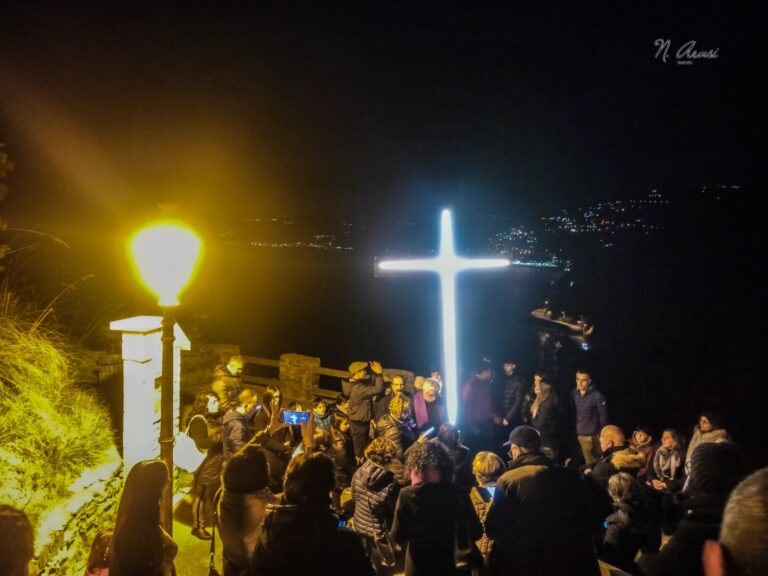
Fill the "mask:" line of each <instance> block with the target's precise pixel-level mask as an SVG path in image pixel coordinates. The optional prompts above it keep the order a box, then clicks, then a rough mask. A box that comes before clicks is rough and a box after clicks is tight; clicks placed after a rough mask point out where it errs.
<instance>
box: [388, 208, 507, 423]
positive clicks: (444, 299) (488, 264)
mask: <svg viewBox="0 0 768 576" xmlns="http://www.w3.org/2000/svg"><path fill="white" fill-rule="evenodd" d="M506 266H509V260H507V259H502V258H462V257H460V256H458V255H457V254H456V248H455V246H454V241H453V224H452V221H451V211H450V210H448V209H445V210H443V212H442V214H441V216H440V250H439V252H438V255H437V256H436V257H434V258H423V259H413V260H388V261H384V262H379V269H381V270H393V271H402V272H435V273H437V275H438V276H439V278H440V296H441V303H442V322H443V363H444V375H445V382H444V385H445V390H446V392H445V395H446V401H447V402H446V403H447V408H448V419H449V420H450V421H451V422H456V417H457V414H458V402H459V398H458V395H459V387H458V378H459V371H458V358H457V351H456V276H458V274H459V273H460V272H464V271H466V270H481V269H486V268H503V267H506Z"/></svg>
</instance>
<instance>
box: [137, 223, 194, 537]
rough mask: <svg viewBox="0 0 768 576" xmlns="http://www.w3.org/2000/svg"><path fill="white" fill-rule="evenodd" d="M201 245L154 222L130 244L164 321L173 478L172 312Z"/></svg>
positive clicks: (165, 445) (166, 422)
mask: <svg viewBox="0 0 768 576" xmlns="http://www.w3.org/2000/svg"><path fill="white" fill-rule="evenodd" d="M201 247H202V242H201V241H200V238H199V237H198V236H197V234H195V232H194V231H192V230H191V229H190V228H188V227H187V226H185V225H184V224H183V223H181V222H178V221H175V220H163V221H159V222H153V223H152V224H149V225H148V226H146V227H144V228H142V229H141V230H139V231H138V232H136V233H135V234H134V235H133V237H132V238H131V239H130V241H129V250H130V254H131V260H132V262H133V265H134V268H135V271H136V273H137V275H138V276H139V278H140V279H141V280H142V282H143V283H144V285H145V286H146V287H147V288H148V289H149V290H150V291H151V292H152V293H154V294H155V295H156V296H157V297H158V304H159V305H160V308H161V309H162V311H163V320H162V328H163V332H162V343H163V355H162V386H161V388H160V457H161V458H162V459H163V461H164V462H165V463H166V465H167V466H168V473H169V474H170V475H171V478H173V442H174V430H173V340H174V336H173V325H174V319H173V312H174V310H175V308H176V307H177V306H178V305H179V293H180V292H181V291H182V290H183V289H184V287H185V286H186V285H187V283H188V282H189V280H190V278H191V277H192V274H193V273H194V272H195V268H196V266H197V262H198V260H199V257H200V251H201ZM171 492H172V491H170V490H169V491H168V493H167V495H166V496H165V497H164V501H163V503H162V511H161V517H162V522H163V527H164V528H165V530H166V531H167V532H168V533H169V534H172V533H173V505H172V501H173V498H172V493H171Z"/></svg>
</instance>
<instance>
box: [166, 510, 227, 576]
mask: <svg viewBox="0 0 768 576" xmlns="http://www.w3.org/2000/svg"><path fill="white" fill-rule="evenodd" d="M211 525H212V524H211V523H210V522H209V524H208V526H211ZM191 530H192V496H191V495H187V496H185V497H184V499H183V500H181V501H180V502H179V503H178V504H177V505H176V507H175V508H174V511H173V540H174V541H175V542H176V544H178V545H179V553H178V555H177V556H176V572H177V574H178V576H207V574H208V560H209V557H210V546H211V542H210V540H200V539H198V538H195V537H194V536H192V534H191ZM208 531H209V532H210V527H209V528H208ZM216 569H217V570H218V571H219V572H221V571H222V568H221V540H219V535H218V533H217V534H216Z"/></svg>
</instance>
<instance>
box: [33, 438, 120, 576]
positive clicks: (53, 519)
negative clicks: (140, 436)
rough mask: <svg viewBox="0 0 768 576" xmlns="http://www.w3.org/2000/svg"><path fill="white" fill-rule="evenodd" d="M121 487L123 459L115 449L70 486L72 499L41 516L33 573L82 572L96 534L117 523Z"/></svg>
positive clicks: (61, 575) (72, 575)
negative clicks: (101, 462) (101, 463)
mask: <svg viewBox="0 0 768 576" xmlns="http://www.w3.org/2000/svg"><path fill="white" fill-rule="evenodd" d="M122 489H123V474H122V463H121V461H120V459H119V456H118V454H117V451H114V452H113V453H110V454H108V462H107V463H106V464H104V465H102V466H100V467H98V468H95V469H92V470H86V471H85V472H84V473H83V475H82V476H81V477H80V478H79V479H78V480H77V481H75V482H74V483H73V484H72V486H70V491H71V492H72V497H71V498H70V499H69V500H67V501H66V502H64V503H63V504H62V505H60V506H58V507H56V508H55V509H53V510H52V511H51V512H50V513H48V514H47V515H46V516H45V518H43V519H41V522H40V526H38V527H37V528H36V535H35V536H36V537H35V551H36V556H35V558H34V560H33V561H32V563H31V565H30V574H37V575H40V576H43V575H45V576H49V575H53V574H56V576H82V574H84V573H85V566H86V564H87V562H88V554H89V553H90V550H91V542H92V541H93V538H94V537H95V536H96V534H98V532H99V531H100V530H103V529H111V528H112V526H113V525H114V520H115V515H116V514H117V504H118V502H119V499H120V493H121V491H122Z"/></svg>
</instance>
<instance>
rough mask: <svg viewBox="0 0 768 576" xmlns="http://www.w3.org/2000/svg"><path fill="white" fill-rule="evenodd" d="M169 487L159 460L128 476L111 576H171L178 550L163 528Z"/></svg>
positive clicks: (112, 551)
mask: <svg viewBox="0 0 768 576" xmlns="http://www.w3.org/2000/svg"><path fill="white" fill-rule="evenodd" d="M169 487H170V478H169V476H168V467H167V466H166V464H165V462H162V461H160V460H145V461H143V462H139V463H138V464H136V465H135V466H134V467H133V468H131V471H130V472H129V473H128V477H127V478H126V480H125V488H124V489H123V495H122V496H121V497H120V505H119V506H118V509H117V519H116V520H115V532H114V534H113V536H112V547H111V549H110V555H109V573H110V574H111V576H138V575H139V574H141V576H171V575H172V574H175V569H174V566H173V559H174V558H175V557H176V553H177V552H178V549H179V548H178V546H177V545H176V543H175V542H174V541H173V539H172V538H171V537H170V536H169V535H168V533H167V532H166V531H165V530H163V528H162V527H161V526H160V499H161V497H162V496H163V493H164V491H165V490H168V489H169Z"/></svg>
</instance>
